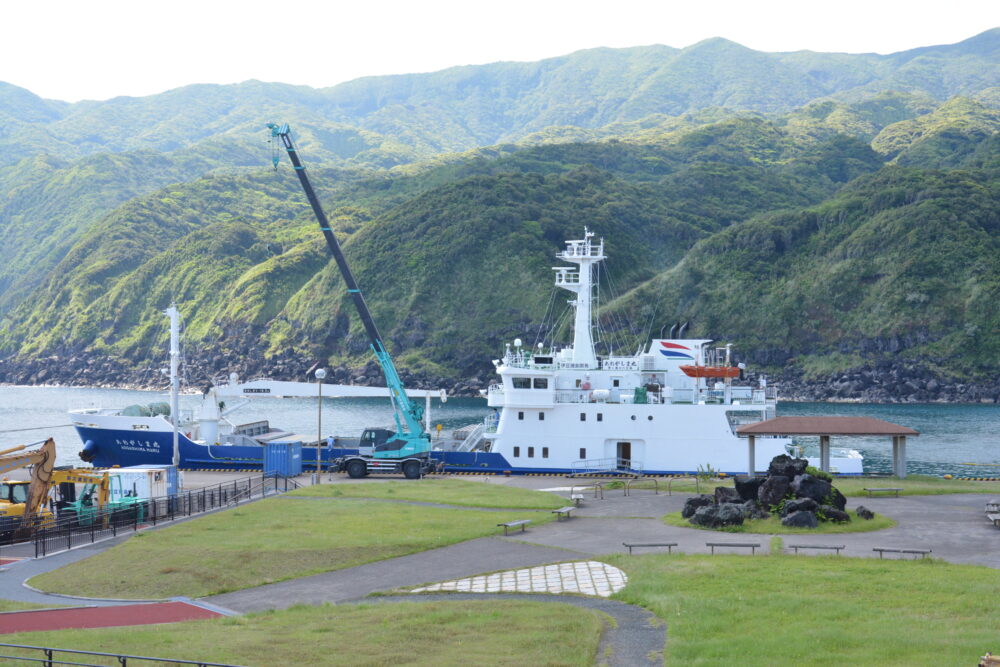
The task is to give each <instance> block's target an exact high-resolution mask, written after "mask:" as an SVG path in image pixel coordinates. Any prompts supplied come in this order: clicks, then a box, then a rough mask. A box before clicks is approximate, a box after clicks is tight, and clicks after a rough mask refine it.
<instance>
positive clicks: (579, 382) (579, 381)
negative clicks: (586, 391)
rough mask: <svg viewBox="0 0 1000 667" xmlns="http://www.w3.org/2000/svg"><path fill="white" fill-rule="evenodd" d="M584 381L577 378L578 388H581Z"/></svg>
mask: <svg viewBox="0 0 1000 667" xmlns="http://www.w3.org/2000/svg"><path fill="white" fill-rule="evenodd" d="M582 382H583V380H581V379H580V378H577V379H576V388H577V389H579V388H580V384H581V383H582Z"/></svg>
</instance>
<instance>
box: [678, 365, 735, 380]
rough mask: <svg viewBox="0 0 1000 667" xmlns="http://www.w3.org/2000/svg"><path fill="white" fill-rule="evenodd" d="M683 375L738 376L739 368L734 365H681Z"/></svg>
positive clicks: (702, 376)
mask: <svg viewBox="0 0 1000 667" xmlns="http://www.w3.org/2000/svg"><path fill="white" fill-rule="evenodd" d="M681 370H682V371H684V375H687V376H688V377H693V378H738V377H739V376H740V369H739V368H737V367H736V366H681Z"/></svg>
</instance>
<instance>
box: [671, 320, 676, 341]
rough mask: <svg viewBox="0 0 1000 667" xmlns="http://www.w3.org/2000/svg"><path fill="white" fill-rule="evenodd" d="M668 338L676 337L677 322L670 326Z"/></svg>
mask: <svg viewBox="0 0 1000 667" xmlns="http://www.w3.org/2000/svg"><path fill="white" fill-rule="evenodd" d="M670 338H671V339H673V338H677V324H676V323H675V324H674V326H672V327H670Z"/></svg>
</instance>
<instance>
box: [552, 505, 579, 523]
mask: <svg viewBox="0 0 1000 667" xmlns="http://www.w3.org/2000/svg"><path fill="white" fill-rule="evenodd" d="M575 509H576V508H575V507H573V506H572V505H567V506H566V507H560V508H559V509H557V510H552V513H553V514H555V515H556V521H562V520H563V517H566V518H567V519H568V518H569V513H570V512H572V511H573V510H575Z"/></svg>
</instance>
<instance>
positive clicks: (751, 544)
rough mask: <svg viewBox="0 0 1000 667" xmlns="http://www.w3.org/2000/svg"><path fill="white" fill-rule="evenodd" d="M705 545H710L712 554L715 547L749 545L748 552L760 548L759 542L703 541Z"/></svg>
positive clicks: (755, 551)
mask: <svg viewBox="0 0 1000 667" xmlns="http://www.w3.org/2000/svg"><path fill="white" fill-rule="evenodd" d="M705 546H706V547H711V549H712V554H713V555H714V554H715V547H749V548H750V553H751V554H755V553H757V549H759V548H760V542H705Z"/></svg>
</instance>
